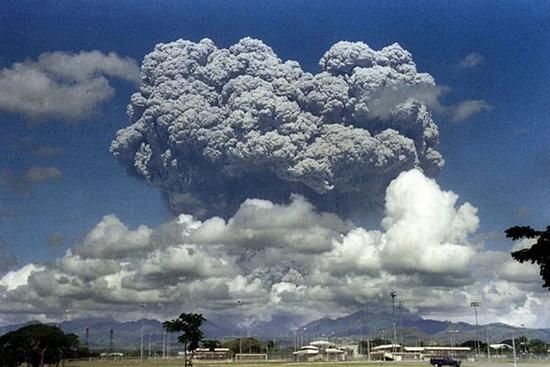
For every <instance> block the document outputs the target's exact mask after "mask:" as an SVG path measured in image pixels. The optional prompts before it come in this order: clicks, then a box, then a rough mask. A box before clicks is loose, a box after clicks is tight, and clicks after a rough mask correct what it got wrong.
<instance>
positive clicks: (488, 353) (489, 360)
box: [487, 337, 491, 366]
mask: <svg viewBox="0 0 550 367" xmlns="http://www.w3.org/2000/svg"><path fill="white" fill-rule="evenodd" d="M487 363H488V364H489V366H490V365H491V347H490V344H489V337H487Z"/></svg>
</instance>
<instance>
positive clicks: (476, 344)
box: [470, 301, 480, 357]
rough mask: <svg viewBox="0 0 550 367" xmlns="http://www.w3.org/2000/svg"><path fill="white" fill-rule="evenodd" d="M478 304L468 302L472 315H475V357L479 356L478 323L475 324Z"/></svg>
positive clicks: (476, 302) (477, 302)
mask: <svg viewBox="0 0 550 367" xmlns="http://www.w3.org/2000/svg"><path fill="white" fill-rule="evenodd" d="M479 305H480V303H479V301H472V302H470V307H473V308H474V315H475V321H476V340H475V349H476V357H477V355H478V354H479V335H478V334H479V330H478V326H479V325H478V323H477V308H478V307H479Z"/></svg>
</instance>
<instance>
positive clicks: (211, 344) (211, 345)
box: [201, 339, 221, 352]
mask: <svg viewBox="0 0 550 367" xmlns="http://www.w3.org/2000/svg"><path fill="white" fill-rule="evenodd" d="M201 344H202V347H203V348H208V350H210V351H211V352H213V351H214V349H216V348H219V347H220V345H221V343H220V341H219V340H215V339H206V340H203V341H202V343H201Z"/></svg>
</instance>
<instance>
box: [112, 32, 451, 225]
mask: <svg viewBox="0 0 550 367" xmlns="http://www.w3.org/2000/svg"><path fill="white" fill-rule="evenodd" d="M319 65H320V67H321V72H319V73H318V74H311V73H308V72H305V71H303V70H302V69H301V67H300V65H299V64H298V63H297V62H296V61H284V62H283V61H282V60H281V59H280V58H278V57H277V55H276V54H275V53H274V52H273V50H272V49H271V48H270V47H269V46H267V45H265V44H264V43H263V42H262V41H260V40H255V39H251V38H244V39H242V40H241V41H239V43H237V44H235V45H233V46H231V47H229V48H228V49H224V48H218V47H216V46H215V45H214V43H213V42H212V41H211V40H209V39H203V40H201V41H200V42H198V43H194V42H190V41H184V40H178V41H176V42H172V43H168V44H159V45H157V46H156V47H155V49H154V51H153V52H151V53H150V54H148V55H147V56H146V57H145V59H144V61H143V65H142V69H141V73H142V83H141V86H140V90H139V92H137V93H135V94H134V95H133V96H132V98H131V102H130V105H129V106H128V115H129V118H130V125H129V126H128V127H126V128H125V129H122V130H120V131H119V132H118V134H117V137H116V139H115V140H114V141H113V143H112V145H111V151H112V152H113V154H114V155H115V156H116V157H117V158H118V160H119V161H120V162H121V163H122V164H123V165H124V166H125V167H126V168H127V170H128V171H129V172H131V173H132V174H134V175H137V176H139V177H142V178H144V179H145V180H147V181H148V182H149V183H151V184H152V185H154V186H156V187H158V188H159V189H160V190H161V192H162V194H163V196H164V197H165V199H166V201H167V203H168V204H169V206H170V208H171V209H172V211H173V212H174V213H183V212H185V213H192V214H194V215H195V216H197V217H199V218H206V217H208V216H211V215H221V216H224V217H228V216H229V215H230V214H232V213H233V212H234V211H235V210H236V209H237V208H238V206H239V205H240V204H241V203H242V202H243V201H244V200H245V199H247V198H253V197H254V198H261V199H266V200H272V201H275V202H280V201H287V200H288V199H289V197H290V194H291V193H297V194H300V195H303V196H305V197H307V198H308V200H310V201H311V202H312V203H314V204H315V205H316V206H318V207H320V208H322V209H325V210H330V211H333V212H337V213H339V214H341V215H343V216H344V217H349V216H350V215H351V210H352V208H353V209H354V210H367V209H365V208H372V207H373V204H380V203H381V202H382V201H383V197H384V192H385V189H386V187H387V186H388V184H389V183H390V182H391V181H392V180H393V179H394V178H396V177H397V176H398V175H399V173H400V172H403V171H405V170H409V169H412V168H419V169H421V170H422V171H423V172H424V174H426V175H427V176H429V177H434V176H435V175H437V173H438V172H439V170H440V169H441V167H442V166H443V163H444V162H443V159H442V156H441V154H440V153H439V152H438V151H437V150H436V147H437V144H438V140H439V133H438V128H437V125H436V124H435V122H434V121H433V120H432V117H431V113H430V110H429V106H430V105H432V104H433V103H437V94H438V87H437V85H436V84H435V82H434V80H433V78H432V77H431V76H430V75H429V74H426V73H419V72H417V70H416V65H415V64H414V62H413V61H412V57H411V54H410V53H409V52H407V51H406V50H404V49H403V48H401V46H399V45H398V44H393V45H390V46H388V47H385V48H383V49H382V50H380V51H375V50H372V49H371V48H370V47H369V46H367V45H366V44H364V43H361V42H356V43H352V42H338V43H336V44H335V45H333V46H332V47H331V48H330V49H329V50H328V51H327V52H326V53H325V54H324V55H323V57H322V58H321V60H320V61H319ZM356 208H361V209H356Z"/></svg>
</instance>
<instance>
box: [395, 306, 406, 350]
mask: <svg viewBox="0 0 550 367" xmlns="http://www.w3.org/2000/svg"><path fill="white" fill-rule="evenodd" d="M404 308H405V307H404V306H403V302H401V301H400V302H399V303H398V304H397V310H398V311H399V340H400V341H401V346H403V324H402V317H401V314H402V313H403V309H404Z"/></svg>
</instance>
